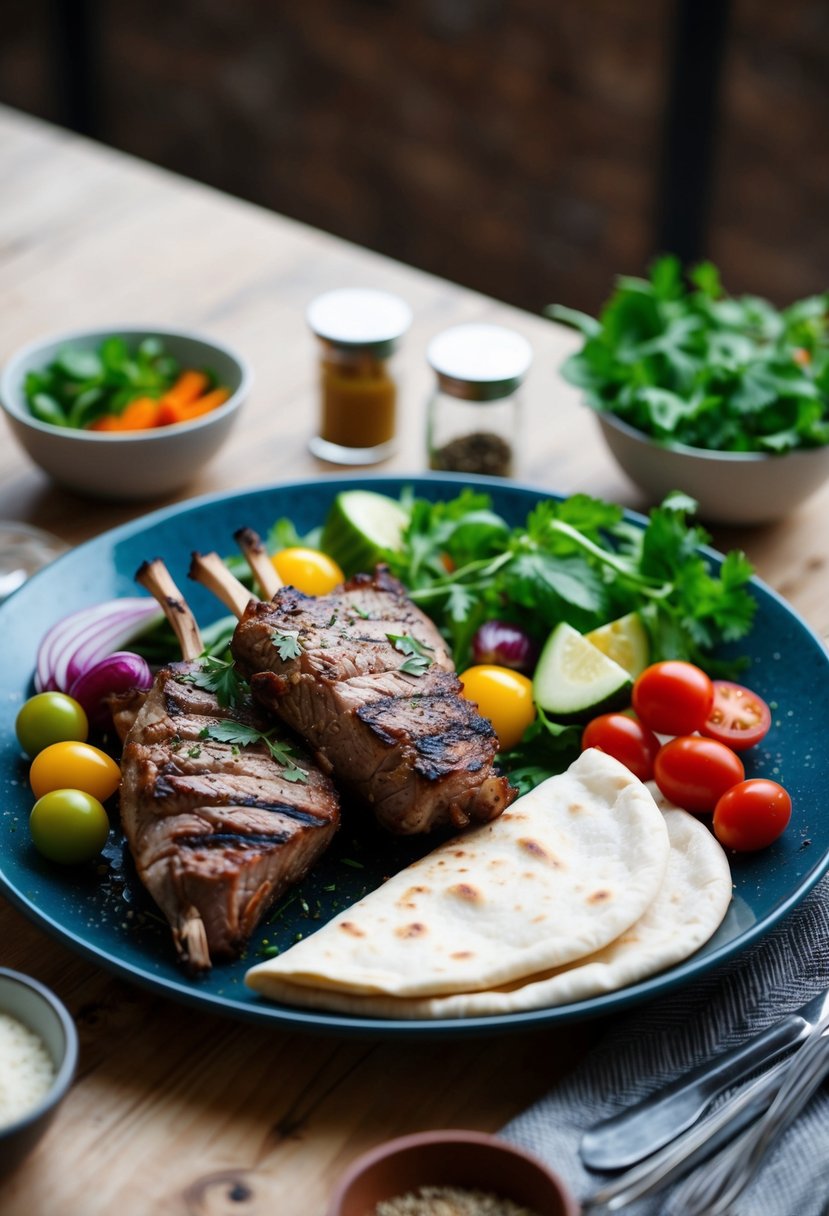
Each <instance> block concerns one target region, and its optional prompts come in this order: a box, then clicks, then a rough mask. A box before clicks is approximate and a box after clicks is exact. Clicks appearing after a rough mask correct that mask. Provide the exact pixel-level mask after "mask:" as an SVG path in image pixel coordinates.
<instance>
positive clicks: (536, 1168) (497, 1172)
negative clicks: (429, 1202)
mask: <svg viewBox="0 0 829 1216" xmlns="http://www.w3.org/2000/svg"><path fill="white" fill-rule="evenodd" d="M421 1186H454V1187H460V1188H465V1189H467V1190H478V1191H489V1192H491V1193H493V1194H495V1195H498V1196H499V1198H501V1199H511V1200H512V1201H513V1203H518V1204H522V1205H523V1206H524V1207H526V1208H529V1209H530V1211H532V1212H533V1213H536V1214H537V1216H578V1211H579V1208H578V1205H577V1204H576V1201H575V1200H574V1199H573V1197H572V1196H571V1195H570V1194H569V1193H568V1191H567V1190H566V1188H565V1186H564V1183H563V1182H562V1181H561V1179H560V1178H559V1177H558V1176H557V1175H556V1174H555V1173H553V1171H552V1170H550V1169H548V1168H547V1166H546V1165H545V1164H544V1163H543V1162H542V1161H540V1160H539V1159H538V1158H537V1157H534V1156H533V1155H532V1154H531V1153H527V1152H525V1151H524V1150H523V1149H520V1148H516V1147H515V1146H514V1145H512V1144H508V1143H507V1141H506V1140H501V1139H499V1138H498V1137H497V1136H487V1135H484V1134H483V1133H481V1132H467V1131H454V1130H452V1131H434V1132H419V1133H417V1134H416V1135H412V1136H401V1137H400V1138H399V1139H397V1140H390V1141H388V1142H387V1143H385V1144H381V1145H379V1146H378V1147H377V1148H374V1149H371V1150H370V1151H369V1152H367V1153H365V1154H363V1156H361V1157H359V1158H358V1159H357V1160H356V1161H355V1162H354V1163H353V1164H352V1165H351V1167H350V1168H349V1169H348V1170H347V1171H346V1173H345V1174H344V1175H343V1177H342V1178H341V1179H340V1181H339V1183H338V1185H337V1187H336V1189H335V1191H334V1194H333V1196H332V1198H331V1204H330V1207H329V1209H328V1216H373V1213H374V1209H375V1207H376V1206H377V1204H378V1203H380V1202H381V1201H382V1200H388V1199H394V1198H396V1197H397V1196H400V1195H406V1194H408V1193H409V1192H411V1191H414V1190H416V1189H417V1188H418V1187H421Z"/></svg>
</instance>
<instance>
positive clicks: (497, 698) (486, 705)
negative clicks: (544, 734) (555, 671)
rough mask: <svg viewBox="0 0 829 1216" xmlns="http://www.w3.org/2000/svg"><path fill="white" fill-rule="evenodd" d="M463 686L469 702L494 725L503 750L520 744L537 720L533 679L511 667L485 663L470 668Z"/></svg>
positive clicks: (463, 677) (464, 674) (464, 675)
mask: <svg viewBox="0 0 829 1216" xmlns="http://www.w3.org/2000/svg"><path fill="white" fill-rule="evenodd" d="M461 683H462V684H463V695H464V696H465V697H466V699H467V700H468V701H474V702H475V704H476V705H477V706H478V710H479V712H480V713H481V714H482V715H483V717H484V718H489V720H490V722H491V723H492V725H493V727H494V729H495V733H496V735H497V736H498V739H499V740H500V743H501V751H508V750H509V748H511V747H515V745H516V744H517V743H520V741H521V737H522V735H523V734H524V731H525V730H526V729H527V727H528V726H529V725H530V723H531V722H533V721H534V720H535V703H534V701H533V684H532V680H528V679H527V677H526V676H522V675H521V673H520V672H518V671H513V670H512V668H510V667H498V666H496V665H495V664H493V663H481V664H479V665H478V666H477V667H469V668H467V670H466V671H465V672H464V673H463V675H462V676H461Z"/></svg>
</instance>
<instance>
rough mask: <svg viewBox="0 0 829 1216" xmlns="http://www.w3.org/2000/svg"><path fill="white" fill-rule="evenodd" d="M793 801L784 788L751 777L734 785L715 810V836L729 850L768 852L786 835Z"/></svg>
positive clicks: (760, 778)
mask: <svg viewBox="0 0 829 1216" xmlns="http://www.w3.org/2000/svg"><path fill="white" fill-rule="evenodd" d="M791 817H792V800H791V798H790V797H789V794H788V792H787V791H786V790H784V789H783V786H782V785H778V784H777V782H776V781H769V780H768V779H767V778H765V777H752V778H751V779H750V780H749V781H741V782H739V784H738V785H732V787H731V789H730V790H726V792H725V793H724V794H723V795H722V797H721V798H720V799H719V801H718V802H717V805H716V807H715V808H714V835H715V836H716V837H717V840H719V842H720V844H722V845H725V847H726V848H727V849H737V850H738V851H739V852H741V853H750V852H753V851H754V850H755V849H765V848H766V846H767V845H770V844H771V843H772V842H773V841H775V840H777V837H778V836H780V835H781V833H782V832H783V831H785V829H786V826H787V824H788V822H789V820H790V819H791Z"/></svg>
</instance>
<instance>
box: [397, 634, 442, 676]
mask: <svg viewBox="0 0 829 1216" xmlns="http://www.w3.org/2000/svg"><path fill="white" fill-rule="evenodd" d="M386 637H387V638H388V640H389V641H390V642H391V644H392V646H393V647H394V649H395V650H398V651H400V653H401V654H405V655H408V658H406V660H405V661H404V662H403V663H401V664H400V666H399V667H398V669H397V670H398V671H403V672H405V673H406V674H407V675H410V676H422V675H423V674H424V673H425V672H427V671H428V670H429V668H430V667H431V666H432V664H433V663H434V661H435V660H434V659H433V658H432V654H433V653H434V648H433V647H432V646H427V645H426V643H425V642H419V641H418V640H417V638H413V637H412V636H411V634H409V633H387V634H386Z"/></svg>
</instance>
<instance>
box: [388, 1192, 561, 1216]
mask: <svg viewBox="0 0 829 1216" xmlns="http://www.w3.org/2000/svg"><path fill="white" fill-rule="evenodd" d="M371 1216H538V1213H537V1212H532V1211H530V1209H529V1208H525V1207H523V1205H521V1204H518V1203H513V1202H512V1200H511V1199H499V1197H498V1196H497V1195H493V1194H491V1193H490V1192H489V1191H469V1190H466V1189H464V1188H461V1187H456V1186H421V1187H418V1188H417V1190H415V1191H409V1192H408V1193H407V1194H405V1195H398V1196H396V1197H395V1198H394V1199H384V1200H381V1202H380V1203H378V1204H377V1206H376V1207H375V1209H374V1211H373V1213H371Z"/></svg>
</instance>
